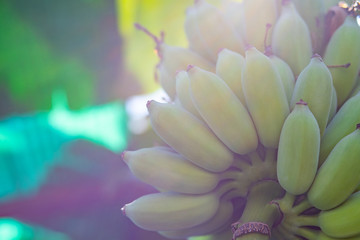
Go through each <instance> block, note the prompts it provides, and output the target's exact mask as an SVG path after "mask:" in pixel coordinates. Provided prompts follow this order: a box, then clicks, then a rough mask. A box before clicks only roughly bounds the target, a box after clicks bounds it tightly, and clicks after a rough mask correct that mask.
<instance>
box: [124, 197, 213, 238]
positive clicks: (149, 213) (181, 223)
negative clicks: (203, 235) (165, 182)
mask: <svg viewBox="0 0 360 240" xmlns="http://www.w3.org/2000/svg"><path fill="white" fill-rule="evenodd" d="M218 207H219V199H218V196H217V195H216V194H214V193H210V194H206V195H185V194H176V193H153V194H148V195H144V196H142V197H140V198H138V199H136V200H135V201H133V202H131V203H128V204H126V205H125V206H124V207H123V208H122V209H121V210H122V212H123V213H124V214H125V215H126V216H127V217H128V218H129V219H130V220H131V221H132V222H133V223H135V224H136V225H137V226H138V227H140V228H143V229H146V230H151V231H172V230H178V229H182V228H190V227H193V226H196V225H199V224H202V223H204V222H206V221H208V220H209V219H211V218H212V217H213V216H214V215H215V213H216V211H217V209H218Z"/></svg>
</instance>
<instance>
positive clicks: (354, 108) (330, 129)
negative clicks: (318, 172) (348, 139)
mask: <svg viewBox="0 0 360 240" xmlns="http://www.w3.org/2000/svg"><path fill="white" fill-rule="evenodd" d="M359 122H360V94H357V95H355V96H354V97H352V98H350V99H349V100H347V101H346V102H345V103H344V105H343V106H342V107H341V108H340V109H339V111H338V112H337V113H336V115H335V116H334V118H333V119H332V120H331V122H330V123H329V124H328V126H327V127H326V129H325V133H324V136H323V137H322V139H321V144H320V156H319V166H320V165H321V164H322V163H323V162H324V161H325V159H326V158H327V156H328V155H329V153H330V152H331V150H332V149H333V148H334V146H335V145H336V144H337V143H338V142H339V141H340V140H341V139H342V138H343V137H345V136H346V135H348V134H350V133H351V132H352V131H353V129H354V126H355V125H356V124H357V123H359Z"/></svg>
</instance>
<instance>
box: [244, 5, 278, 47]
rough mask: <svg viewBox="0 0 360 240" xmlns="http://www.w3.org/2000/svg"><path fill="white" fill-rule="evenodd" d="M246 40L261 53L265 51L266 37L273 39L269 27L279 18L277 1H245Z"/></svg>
mask: <svg viewBox="0 0 360 240" xmlns="http://www.w3.org/2000/svg"><path fill="white" fill-rule="evenodd" d="M243 4H244V25H245V29H244V30H245V40H246V42H247V43H248V44H251V45H252V46H254V47H255V48H256V49H258V50H259V51H264V50H265V49H264V48H265V46H266V45H268V44H269V43H267V42H265V36H267V35H268V39H271V34H272V30H271V29H267V25H268V24H270V25H274V24H275V22H276V20H277V17H278V11H277V2H276V0H244V1H243Z"/></svg>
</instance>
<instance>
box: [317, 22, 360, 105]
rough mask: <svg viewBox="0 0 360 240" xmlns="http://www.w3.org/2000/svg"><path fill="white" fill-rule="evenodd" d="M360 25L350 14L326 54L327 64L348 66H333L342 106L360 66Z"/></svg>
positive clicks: (332, 39)
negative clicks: (348, 64) (346, 66)
mask: <svg viewBox="0 0 360 240" xmlns="http://www.w3.org/2000/svg"><path fill="white" fill-rule="evenodd" d="M359 42H360V27H359V25H357V23H356V19H355V18H354V17H352V16H348V17H347V18H346V19H345V21H344V23H343V24H342V25H341V26H340V27H339V28H338V29H337V30H336V31H335V32H334V34H333V36H332V37H331V39H330V41H329V44H328V46H327V48H326V51H325V54H324V62H325V63H326V64H327V65H344V64H347V63H350V64H351V65H350V66H349V67H348V68H344V67H335V68H331V69H330V71H331V74H332V77H333V81H334V87H335V89H336V94H337V99H338V106H341V105H342V104H343V103H344V102H345V101H346V99H347V97H348V96H349V95H350V93H351V91H352V89H353V87H354V85H355V83H356V79H357V75H358V73H359V68H360V57H359V56H360V44H359Z"/></svg>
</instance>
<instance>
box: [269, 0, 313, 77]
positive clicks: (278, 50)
mask: <svg viewBox="0 0 360 240" xmlns="http://www.w3.org/2000/svg"><path fill="white" fill-rule="evenodd" d="M283 2H286V3H285V5H283V7H282V12H281V15H280V17H279V19H278V21H277V22H276V24H275V27H274V31H273V34H272V49H273V51H274V53H275V55H277V56H278V57H280V58H281V59H283V60H284V61H285V62H287V63H288V64H289V66H290V67H291V69H292V71H293V72H294V74H295V76H297V75H299V74H300V72H301V70H303V68H305V67H306V65H307V64H308V63H309V60H310V58H311V56H312V46H311V37H310V31H309V29H308V27H307V25H306V23H305V21H304V20H303V19H302V18H301V16H300V15H299V13H298V12H297V10H296V8H295V6H294V4H293V3H292V2H290V1H283Z"/></svg>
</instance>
